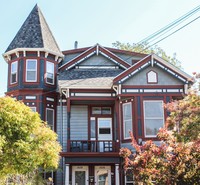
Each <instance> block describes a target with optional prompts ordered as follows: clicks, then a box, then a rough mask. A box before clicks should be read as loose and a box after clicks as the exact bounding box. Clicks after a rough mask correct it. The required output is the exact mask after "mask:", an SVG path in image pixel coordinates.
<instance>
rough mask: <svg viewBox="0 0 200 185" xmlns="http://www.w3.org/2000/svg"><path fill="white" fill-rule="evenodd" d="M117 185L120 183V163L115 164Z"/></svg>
mask: <svg viewBox="0 0 200 185" xmlns="http://www.w3.org/2000/svg"><path fill="white" fill-rule="evenodd" d="M115 185H119V164H115Z"/></svg>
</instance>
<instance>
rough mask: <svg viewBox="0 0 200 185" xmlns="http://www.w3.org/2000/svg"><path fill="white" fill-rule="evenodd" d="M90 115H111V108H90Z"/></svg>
mask: <svg viewBox="0 0 200 185" xmlns="http://www.w3.org/2000/svg"><path fill="white" fill-rule="evenodd" d="M92 114H103V115H105V114H111V107H92Z"/></svg>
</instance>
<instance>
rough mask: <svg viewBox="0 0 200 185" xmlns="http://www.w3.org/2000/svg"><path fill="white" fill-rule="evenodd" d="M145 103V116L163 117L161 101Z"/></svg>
mask: <svg viewBox="0 0 200 185" xmlns="http://www.w3.org/2000/svg"><path fill="white" fill-rule="evenodd" d="M144 103H145V110H144V111H145V117H163V105H162V102H161V101H155V102H152V101H149V102H147V101H146V102H144Z"/></svg>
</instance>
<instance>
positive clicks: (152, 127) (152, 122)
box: [145, 119, 163, 136]
mask: <svg viewBox="0 0 200 185" xmlns="http://www.w3.org/2000/svg"><path fill="white" fill-rule="evenodd" d="M145 127H146V128H145V129H146V135H147V136H148V135H149V136H150V135H154V136H155V135H157V133H158V130H159V128H161V127H163V119H145Z"/></svg>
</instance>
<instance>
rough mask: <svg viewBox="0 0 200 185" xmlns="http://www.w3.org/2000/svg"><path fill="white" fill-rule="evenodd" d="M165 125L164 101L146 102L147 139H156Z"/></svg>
mask: <svg viewBox="0 0 200 185" xmlns="http://www.w3.org/2000/svg"><path fill="white" fill-rule="evenodd" d="M163 124H164V109H163V101H161V100H154V101H153V100H152V101H144V132H145V136H146V137H156V135H157V132H158V130H159V128H161V127H163Z"/></svg>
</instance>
